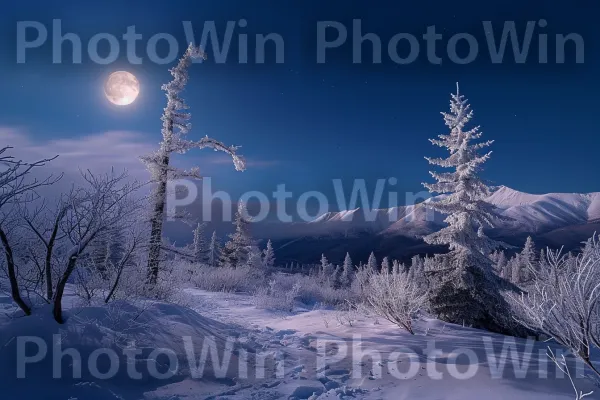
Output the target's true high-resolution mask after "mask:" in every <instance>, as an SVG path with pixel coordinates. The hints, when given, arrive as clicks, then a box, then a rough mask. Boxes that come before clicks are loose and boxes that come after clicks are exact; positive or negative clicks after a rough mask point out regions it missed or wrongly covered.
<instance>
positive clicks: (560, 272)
mask: <svg viewBox="0 0 600 400" xmlns="http://www.w3.org/2000/svg"><path fill="white" fill-rule="evenodd" d="M546 257H547V260H546V261H543V260H542V261H540V262H543V263H544V268H535V267H534V266H533V265H531V263H530V265H529V273H530V274H531V276H532V277H533V278H532V282H531V284H530V285H529V286H528V287H527V291H528V292H527V293H522V294H521V295H520V296H516V295H510V294H509V298H510V300H511V302H512V304H513V307H514V310H515V314H516V319H517V320H518V321H519V322H521V323H523V324H524V325H526V326H528V327H529V328H531V329H535V330H537V331H541V332H543V333H544V334H546V335H548V336H551V337H552V338H554V339H555V340H556V341H557V342H559V343H560V344H562V345H563V346H565V347H566V348H568V349H569V350H570V351H571V352H572V353H573V354H574V355H576V356H577V357H579V358H580V359H581V360H583V361H584V362H585V364H586V365H588V367H590V369H592V370H593V371H594V373H596V374H597V375H598V376H600V371H599V370H598V368H596V367H595V366H594V364H593V363H592V361H591V357H590V354H591V352H592V349H593V347H595V348H596V349H600V240H599V239H598V237H597V236H594V237H593V238H591V239H590V240H589V241H587V243H586V245H585V247H584V249H583V251H582V252H581V254H579V255H578V256H577V257H570V256H568V255H564V254H562V252H561V251H551V250H548V251H547V253H546Z"/></svg>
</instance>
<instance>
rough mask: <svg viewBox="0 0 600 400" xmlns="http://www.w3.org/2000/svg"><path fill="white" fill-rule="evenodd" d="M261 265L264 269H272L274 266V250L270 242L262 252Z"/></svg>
mask: <svg viewBox="0 0 600 400" xmlns="http://www.w3.org/2000/svg"><path fill="white" fill-rule="evenodd" d="M263 265H264V266H265V268H273V267H274V266H275V250H273V243H271V240H269V241H268V242H267V248H266V249H265V250H264V251H263Z"/></svg>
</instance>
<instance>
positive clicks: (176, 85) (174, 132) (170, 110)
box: [141, 44, 246, 285]
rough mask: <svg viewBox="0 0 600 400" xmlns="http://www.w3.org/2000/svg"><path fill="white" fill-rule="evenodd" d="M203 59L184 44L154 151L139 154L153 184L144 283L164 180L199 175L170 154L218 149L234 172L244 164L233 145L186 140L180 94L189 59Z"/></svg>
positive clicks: (151, 279) (153, 270)
mask: <svg viewBox="0 0 600 400" xmlns="http://www.w3.org/2000/svg"><path fill="white" fill-rule="evenodd" d="M197 58H205V54H204V53H203V52H202V50H200V48H198V47H194V46H193V45H192V44H190V46H189V47H188V49H187V51H186V52H185V54H184V55H183V57H182V58H181V59H180V60H179V63H178V64H177V65H176V66H175V67H174V68H172V69H171V70H170V72H171V75H172V76H173V79H172V80H171V82H169V83H167V84H165V85H163V86H162V90H164V92H165V95H166V96H167V106H166V107H165V109H164V112H163V115H162V118H161V119H162V122H163V126H162V137H163V139H162V141H161V143H160V147H159V149H158V151H156V152H154V153H152V154H149V155H146V156H143V157H142V158H141V159H142V162H144V164H145V165H146V167H147V168H148V170H149V171H150V173H151V175H152V180H153V182H154V183H156V188H155V189H154V194H153V199H152V200H153V202H154V207H153V209H152V211H151V212H152V215H151V219H150V220H151V224H152V227H151V233H150V243H149V247H148V248H149V251H148V283H149V284H150V285H154V284H155V283H156V280H157V277H158V270H159V263H160V253H161V244H162V225H163V221H164V219H165V207H166V196H167V182H168V181H169V180H173V179H183V178H189V179H199V178H201V175H200V171H199V169H198V168H193V169H191V170H187V171H186V170H181V169H178V168H175V167H173V166H172V165H171V157H172V155H173V154H174V153H178V154H185V153H187V152H188V151H189V150H192V149H204V148H211V149H213V150H215V151H222V152H225V153H227V154H228V155H230V156H231V158H232V160H233V165H234V167H235V169H236V170H237V171H244V170H245V169H246V163H245V160H244V158H243V157H242V156H241V155H239V154H237V150H238V147H237V146H226V145H225V144H223V143H221V142H219V141H218V140H215V139H212V138H209V137H208V136H206V137H204V138H202V139H200V140H190V139H188V138H187V133H188V132H189V131H190V129H191V124H190V122H189V121H190V119H191V114H190V113H189V112H188V109H189V107H188V106H187V104H186V103H185V101H184V100H183V98H182V97H181V93H182V92H183V90H184V89H185V86H186V84H187V81H188V78H189V75H188V69H189V67H190V66H191V65H192V61H193V59H197Z"/></svg>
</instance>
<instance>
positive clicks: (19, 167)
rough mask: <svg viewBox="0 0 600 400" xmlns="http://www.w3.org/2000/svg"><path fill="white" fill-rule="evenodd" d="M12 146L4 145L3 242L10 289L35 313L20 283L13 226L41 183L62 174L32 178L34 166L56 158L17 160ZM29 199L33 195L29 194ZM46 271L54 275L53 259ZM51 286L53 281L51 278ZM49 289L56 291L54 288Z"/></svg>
mask: <svg viewBox="0 0 600 400" xmlns="http://www.w3.org/2000/svg"><path fill="white" fill-rule="evenodd" d="M11 149H12V147H10V146H6V147H3V148H0V165H2V167H1V168H0V243H1V244H2V247H1V249H2V250H3V253H4V262H5V265H6V275H7V277H8V282H9V285H10V292H11V297H12V299H13V301H14V302H15V303H16V304H17V306H19V308H20V309H21V310H22V311H23V312H24V313H25V315H30V314H31V305H30V304H27V302H26V301H25V300H24V299H23V296H22V293H21V288H20V286H19V279H18V275H19V271H18V269H19V265H18V261H17V255H16V254H15V252H16V251H15V249H14V239H16V238H14V236H13V235H12V233H13V232H14V229H12V227H13V226H14V223H15V215H16V214H17V212H18V211H19V209H20V208H21V207H22V206H23V205H24V203H25V202H26V201H27V200H28V196H29V195H31V194H33V193H35V190H36V189H37V188H39V187H41V186H48V185H52V184H54V183H55V182H56V181H57V180H59V179H60V178H61V177H60V176H59V177H52V176H51V175H50V176H49V177H48V178H46V179H44V180H37V179H35V178H31V173H32V172H33V171H34V170H39V169H40V168H43V167H45V166H46V164H47V163H48V162H50V161H52V160H53V159H54V158H56V157H54V158H49V159H43V160H39V161H35V162H31V163H28V162H24V161H22V160H17V159H15V158H14V157H13V156H11V155H10V150H11ZM29 199H31V198H30V197H29ZM44 269H45V271H44V274H45V276H46V278H48V277H50V276H51V266H50V262H48V263H46V264H45V267H44ZM47 281H48V282H49V283H47V284H48V285H49V286H51V285H52V281H51V279H50V280H47ZM49 293H50V294H52V289H51V288H50V290H49Z"/></svg>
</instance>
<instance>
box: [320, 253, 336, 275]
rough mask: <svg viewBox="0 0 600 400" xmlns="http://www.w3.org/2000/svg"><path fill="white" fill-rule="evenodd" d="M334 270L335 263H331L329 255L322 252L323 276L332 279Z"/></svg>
mask: <svg viewBox="0 0 600 400" xmlns="http://www.w3.org/2000/svg"><path fill="white" fill-rule="evenodd" d="M333 271H334V267H333V264H331V263H330V262H329V260H327V257H325V254H321V275H322V277H323V278H324V279H325V280H327V279H331V277H332V276H333Z"/></svg>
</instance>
